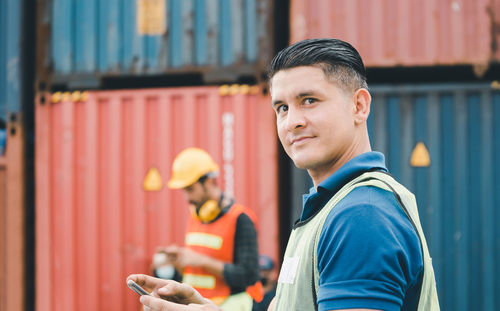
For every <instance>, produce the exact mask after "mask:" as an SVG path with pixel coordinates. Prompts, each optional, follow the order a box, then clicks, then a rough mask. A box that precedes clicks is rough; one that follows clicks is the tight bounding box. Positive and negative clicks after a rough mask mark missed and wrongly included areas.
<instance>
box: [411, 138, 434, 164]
mask: <svg viewBox="0 0 500 311" xmlns="http://www.w3.org/2000/svg"><path fill="white" fill-rule="evenodd" d="M410 165H411V166H413V167H428V166H430V165H431V157H430V156H429V151H428V150H427V148H426V147H425V144H424V143H423V142H421V141H419V142H418V143H417V144H416V145H415V148H413V152H412V153H411V159H410Z"/></svg>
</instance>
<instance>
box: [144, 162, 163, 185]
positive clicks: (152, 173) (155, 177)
mask: <svg viewBox="0 0 500 311" xmlns="http://www.w3.org/2000/svg"><path fill="white" fill-rule="evenodd" d="M142 188H143V189H144V190H145V191H160V190H161V188H162V181H161V175H160V172H159V171H158V169H157V168H156V167H152V168H150V169H149V170H148V173H147V174H146V177H145V178H144V182H143V183H142Z"/></svg>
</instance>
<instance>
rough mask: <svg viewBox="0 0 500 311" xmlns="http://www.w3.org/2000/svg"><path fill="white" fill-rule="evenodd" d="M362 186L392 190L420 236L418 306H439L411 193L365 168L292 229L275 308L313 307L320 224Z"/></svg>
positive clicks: (286, 310) (429, 309)
mask: <svg viewBox="0 0 500 311" xmlns="http://www.w3.org/2000/svg"><path fill="white" fill-rule="evenodd" d="M364 186H374V187H379V188H382V189H385V190H387V191H391V192H393V193H394V194H395V196H396V198H397V199H398V201H399V203H400V206H401V208H402V209H403V211H404V212H405V214H406V215H407V216H408V218H409V219H410V221H411V222H412V224H413V226H414V227H415V230H416V232H417V234H418V237H419V239H420V244H421V246H422V255H423V264H424V271H423V280H422V289H421V292H420V298H419V302H418V310H419V311H424V310H425V311H438V310H439V301H438V295H437V291H436V281H435V278H434V269H433V267H432V259H431V257H430V255H429V250H428V248H427V242H426V240H425V236H424V233H423V231H422V226H421V224H420V219H419V215H418V209H417V202H416V200H415V196H414V195H413V194H412V193H411V192H410V191H408V190H407V189H406V188H405V187H404V186H402V185H401V184H399V183H398V182H397V181H396V180H394V178H393V177H392V176H390V175H389V174H386V173H382V172H367V173H364V174H362V175H360V176H359V177H357V178H355V179H353V180H351V181H350V182H349V183H347V184H346V185H344V187H342V188H341V189H340V190H339V191H338V192H337V193H336V194H335V195H334V196H333V197H332V198H331V199H330V201H328V203H326V205H325V206H324V207H323V208H322V209H321V210H320V211H319V212H318V213H317V214H316V215H315V216H314V217H313V218H312V219H310V220H309V221H308V222H307V223H306V224H304V225H302V226H300V227H297V228H295V229H294V230H293V231H292V233H291V235H290V239H289V240H288V245H287V248H286V251H285V256H284V261H283V265H282V269H281V271H280V276H279V281H278V288H277V292H276V302H275V307H274V310H275V311H290V310H301V311H302V310H317V308H318V305H317V299H316V297H317V294H318V288H319V283H318V280H319V272H318V262H317V258H316V254H317V249H318V242H319V238H320V235H321V231H322V228H323V225H324V223H325V220H326V218H327V216H328V214H329V213H330V211H331V210H332V209H333V208H335V205H337V204H338V202H340V200H342V199H343V198H344V197H345V196H346V195H348V194H349V193H350V192H351V191H352V190H354V189H356V188H358V187H364ZM285 267H286V268H285Z"/></svg>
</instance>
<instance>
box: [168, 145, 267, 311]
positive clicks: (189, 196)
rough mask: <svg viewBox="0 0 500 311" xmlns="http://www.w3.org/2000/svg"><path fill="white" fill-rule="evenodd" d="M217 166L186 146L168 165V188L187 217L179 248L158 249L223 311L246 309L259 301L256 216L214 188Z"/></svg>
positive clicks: (209, 157) (217, 188) (202, 154)
mask: <svg viewBox="0 0 500 311" xmlns="http://www.w3.org/2000/svg"><path fill="white" fill-rule="evenodd" d="M218 171H219V166H218V165H217V164H216V163H215V162H214V161H213V159H212V157H211V156H210V155H209V154H208V153H207V152H205V151H204V150H202V149H199V148H187V149H185V150H183V151H182V152H180V153H179V154H178V155H177V157H176V158H175V160H174V162H173V165H172V177H171V179H170V180H169V182H168V187H169V188H171V189H182V190H183V192H184V194H185V197H186V200H187V201H188V202H189V208H190V213H191V217H189V220H188V225H187V233H186V238H185V246H184V247H179V246H176V245H171V246H168V247H166V248H164V249H163V251H164V252H165V253H166V254H167V257H168V259H169V261H170V263H172V264H173V265H174V267H175V268H176V270H177V271H178V272H179V273H181V274H182V276H183V277H182V281H183V283H187V284H190V285H191V286H193V287H194V288H196V290H198V291H199V292H200V293H201V294H202V295H203V296H204V297H206V298H209V299H210V300H212V301H213V302H215V303H216V304H217V305H219V306H220V307H221V308H222V309H223V310H242V311H244V310H249V311H250V310H251V309H252V300H253V299H256V300H261V299H262V296H263V292H262V286H261V284H260V282H258V280H259V262H258V248H257V232H256V223H257V222H256V216H255V214H254V213H253V212H252V211H251V210H250V209H249V208H247V207H245V206H242V205H240V204H236V203H235V202H234V200H233V199H232V198H230V197H228V196H226V195H224V192H223V191H222V190H221V189H220V188H219V187H218V186H217V183H216V177H217V174H218Z"/></svg>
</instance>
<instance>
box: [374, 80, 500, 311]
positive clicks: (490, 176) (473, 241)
mask: <svg viewBox="0 0 500 311" xmlns="http://www.w3.org/2000/svg"><path fill="white" fill-rule="evenodd" d="M371 89H372V93H373V95H374V102H373V105H372V113H371V117H370V123H369V126H370V133H371V138H372V143H373V148H374V149H375V150H380V151H382V152H384V154H385V155H386V158H387V164H388V167H389V170H390V171H391V173H392V174H393V175H394V176H395V177H396V178H398V179H399V180H400V181H401V182H402V183H403V184H405V185H406V186H407V187H408V188H409V189H411V190H412V191H413V192H414V193H415V195H416V197H417V201H418V204H419V212H420V217H421V221H422V226H423V227H424V231H425V233H426V236H427V239H428V242H429V247H430V252H431V255H432V256H433V263H434V269H435V272H436V280H437V284H438V292H439V296H440V302H441V307H442V309H443V310H498V309H500V300H498V298H497V297H496V296H497V295H496V294H497V293H499V292H500V281H499V280H500V230H499V228H498V226H496V225H495V224H496V223H498V221H500V213H498V212H497V211H496V207H497V206H500V195H499V193H500V192H499V191H500V179H499V178H498V176H500V175H498V174H499V173H500V170H499V168H498V165H496V163H497V162H498V159H499V158H498V155H500V140H499V139H500V126H499V125H498V124H500V93H498V92H492V91H491V89H490V87H489V85H456V86H452V85H438V86H420V87H415V86H413V87H412V86H408V87H377V86H373V87H372V88H371ZM418 142H423V143H424V144H425V146H426V147H427V149H428V151H429V154H430V159H431V165H430V166H429V167H412V166H410V157H411V153H412V151H413V149H414V147H415V146H416V144H417V143H418Z"/></svg>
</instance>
